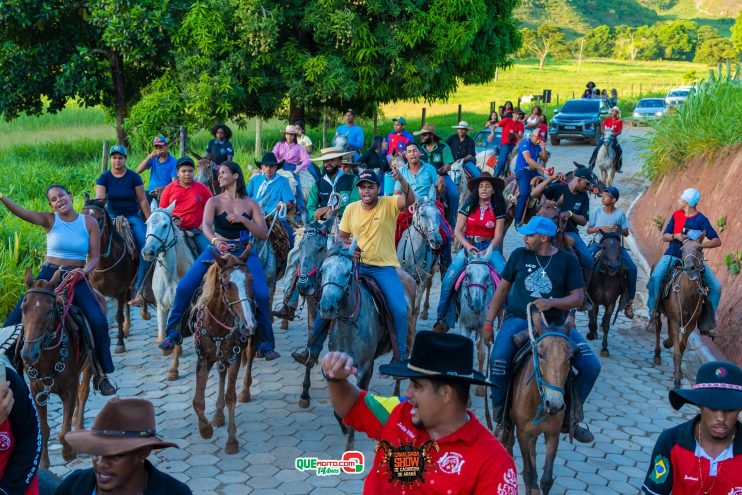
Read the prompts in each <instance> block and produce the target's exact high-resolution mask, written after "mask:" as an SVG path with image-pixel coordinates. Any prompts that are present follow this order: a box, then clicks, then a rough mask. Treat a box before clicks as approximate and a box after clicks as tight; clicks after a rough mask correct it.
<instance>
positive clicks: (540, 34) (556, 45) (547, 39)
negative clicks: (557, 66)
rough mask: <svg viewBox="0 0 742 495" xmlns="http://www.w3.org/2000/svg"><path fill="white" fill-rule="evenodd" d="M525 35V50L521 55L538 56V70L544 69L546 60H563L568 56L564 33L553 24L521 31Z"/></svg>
mask: <svg viewBox="0 0 742 495" xmlns="http://www.w3.org/2000/svg"><path fill="white" fill-rule="evenodd" d="M521 33H522V34H523V48H522V49H521V53H523V54H529V53H532V54H534V55H536V57H537V58H538V60H539V64H538V68H539V69H543V68H544V62H545V61H546V58H547V57H549V56H551V57H553V58H557V59H558V58H563V57H565V56H567V54H568V53H569V52H568V49H567V44H566V43H565V41H564V33H563V32H562V30H561V29H559V28H558V27H556V26H554V25H553V24H542V25H540V26H539V27H538V28H537V29H535V30H534V29H528V28H525V29H521Z"/></svg>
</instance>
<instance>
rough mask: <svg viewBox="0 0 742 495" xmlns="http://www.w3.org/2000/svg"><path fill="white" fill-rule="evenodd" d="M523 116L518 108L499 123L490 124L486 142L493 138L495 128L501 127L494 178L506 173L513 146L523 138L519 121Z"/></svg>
mask: <svg viewBox="0 0 742 495" xmlns="http://www.w3.org/2000/svg"><path fill="white" fill-rule="evenodd" d="M524 115H525V114H524V113H523V111H522V110H521V109H520V108H516V109H515V110H514V111H513V116H512V118H511V117H504V118H502V119H500V121H499V122H497V123H495V124H492V126H491V127H490V135H489V136H488V137H487V141H489V142H491V141H492V139H494V137H495V127H502V134H501V135H500V152H499V153H498V154H497V168H496V169H495V173H494V174H493V175H494V176H495V177H501V176H503V175H504V174H505V173H506V172H507V167H508V158H509V157H510V153H512V151H513V148H515V145H516V144H518V141H520V138H521V137H523V130H524V128H523V123H522V122H521V121H520V119H521V118H522V117H523V116H524Z"/></svg>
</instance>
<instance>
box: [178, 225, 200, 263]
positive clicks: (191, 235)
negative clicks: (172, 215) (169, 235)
mask: <svg viewBox="0 0 742 495" xmlns="http://www.w3.org/2000/svg"><path fill="white" fill-rule="evenodd" d="M180 231H181V232H182V233H183V238H184V239H185V242H186V246H188V249H190V250H191V254H192V255H193V257H194V258H198V257H199V256H201V251H200V250H199V249H198V244H196V233H195V232H192V231H190V230H186V229H180Z"/></svg>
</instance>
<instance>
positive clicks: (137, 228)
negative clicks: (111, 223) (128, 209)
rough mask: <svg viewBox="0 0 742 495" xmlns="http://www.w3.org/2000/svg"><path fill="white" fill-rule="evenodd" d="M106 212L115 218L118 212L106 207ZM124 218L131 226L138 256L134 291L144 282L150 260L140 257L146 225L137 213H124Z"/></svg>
mask: <svg viewBox="0 0 742 495" xmlns="http://www.w3.org/2000/svg"><path fill="white" fill-rule="evenodd" d="M108 214H109V215H111V217H112V218H116V217H117V216H119V214H118V213H117V212H116V211H115V210H112V209H111V208H108ZM126 219H127V220H128V221H129V226H130V227H131V233H132V235H133V237H134V244H135V245H136V248H137V256H138V257H139V270H138V271H137V281H136V283H135V284H134V291H135V292H139V289H141V288H142V282H144V277H145V275H147V271H148V270H149V265H150V264H151V262H150V261H147V260H145V259H144V258H142V249H144V244H145V242H146V238H147V226H146V225H145V224H144V220H142V217H140V216H139V214H136V215H126Z"/></svg>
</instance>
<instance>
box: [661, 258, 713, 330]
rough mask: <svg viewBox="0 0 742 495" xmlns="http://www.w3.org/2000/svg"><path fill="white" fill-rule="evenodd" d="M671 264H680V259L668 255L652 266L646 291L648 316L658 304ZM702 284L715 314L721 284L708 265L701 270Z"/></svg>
mask: <svg viewBox="0 0 742 495" xmlns="http://www.w3.org/2000/svg"><path fill="white" fill-rule="evenodd" d="M673 262H680V258H676V257H674V256H670V255H669V254H666V255H664V256H662V258H660V260H659V261H658V262H657V264H656V265H655V266H654V270H652V274H651V275H650V276H649V281H648V282H647V290H648V291H649V297H648V298H647V310H648V311H649V314H650V316H651V315H652V313H653V312H654V310H655V309H656V306H657V303H658V302H659V301H658V297H659V295H660V291H661V290H662V283H663V282H664V280H665V277H667V276H668V273H669V272H670V267H671V266H672V264H673ZM703 283H704V284H705V285H706V287H708V289H709V294H708V296H707V297H708V302H709V304H711V309H713V311H714V313H716V309H717V308H718V307H719V300H720V299H721V284H720V283H719V281H718V280H717V278H716V277H715V276H714V272H712V271H711V268H709V266H708V265H706V268H705V269H704V270H703Z"/></svg>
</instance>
